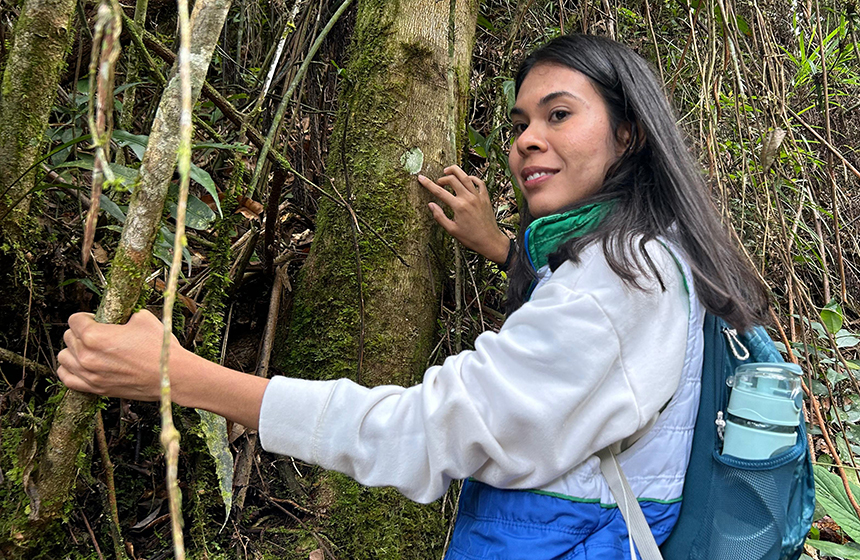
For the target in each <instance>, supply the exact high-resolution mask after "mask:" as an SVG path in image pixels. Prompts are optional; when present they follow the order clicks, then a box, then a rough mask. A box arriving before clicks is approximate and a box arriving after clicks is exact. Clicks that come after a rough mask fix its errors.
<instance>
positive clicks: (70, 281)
mask: <svg viewBox="0 0 860 560" xmlns="http://www.w3.org/2000/svg"><path fill="white" fill-rule="evenodd" d="M75 282H80V283H81V284H83V285H84V286H86V287H87V288H88V289H89V290H90V291H91V292H93V293H94V294H95V295H97V296H99V297H102V291H101V290H99V289H98V288H97V287H96V285H95V284H93V281H92V280H90V279H89V278H69V279H68V280H66V281H65V282H63V283H62V284H60V287H63V286H68V285H69V284H74V283H75Z"/></svg>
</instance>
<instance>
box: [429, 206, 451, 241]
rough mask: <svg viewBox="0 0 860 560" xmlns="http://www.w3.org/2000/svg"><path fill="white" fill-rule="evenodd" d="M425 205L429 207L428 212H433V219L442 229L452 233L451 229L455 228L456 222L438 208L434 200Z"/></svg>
mask: <svg viewBox="0 0 860 560" xmlns="http://www.w3.org/2000/svg"><path fill="white" fill-rule="evenodd" d="M427 206H429V207H430V213H431V214H433V219H434V220H436V222H437V223H438V224H439V225H440V226H442V229H444V230H445V231H447V232H448V233H449V234H451V235H454V233H453V231H454V230H455V229H456V228H457V224H456V223H455V222H454V220H452V219H450V218H449V217H448V216H446V215H445V212H444V211H443V210H442V208H440V207H439V205H438V204H436V203H435V202H431V203H430V204H428V205H427Z"/></svg>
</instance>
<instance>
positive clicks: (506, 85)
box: [502, 80, 517, 115]
mask: <svg viewBox="0 0 860 560" xmlns="http://www.w3.org/2000/svg"><path fill="white" fill-rule="evenodd" d="M502 91H504V92H505V97H507V100H508V115H510V114H511V109H513V108H514V105H516V104H517V92H516V84H515V83H514V81H513V80H505V81H504V82H502Z"/></svg>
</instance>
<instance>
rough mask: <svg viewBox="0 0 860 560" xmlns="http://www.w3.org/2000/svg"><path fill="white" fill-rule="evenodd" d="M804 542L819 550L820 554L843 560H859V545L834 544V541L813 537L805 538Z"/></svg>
mask: <svg viewBox="0 0 860 560" xmlns="http://www.w3.org/2000/svg"><path fill="white" fill-rule="evenodd" d="M806 544H808V545H809V546H811V547H812V548H814V549H816V550H818V551H819V552H821V556H831V557H833V558H842V559H843V560H860V547H858V546H857V545H855V544H836V543H835V542H830V541H816V540H813V539H806Z"/></svg>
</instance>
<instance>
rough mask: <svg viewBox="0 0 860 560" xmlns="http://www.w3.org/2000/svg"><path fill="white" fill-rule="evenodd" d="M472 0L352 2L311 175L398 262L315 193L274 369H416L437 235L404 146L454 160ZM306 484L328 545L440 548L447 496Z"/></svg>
mask: <svg viewBox="0 0 860 560" xmlns="http://www.w3.org/2000/svg"><path fill="white" fill-rule="evenodd" d="M476 9H477V6H476V3H475V2H474V1H472V0H455V1H451V2H448V1H444V2H439V1H437V0H361V1H360V3H359V6H358V14H357V20H356V24H355V31H354V35H353V38H352V46H351V53H350V58H349V62H348V64H347V66H346V70H345V72H344V74H343V78H342V79H343V83H342V92H341V94H340V97H339V113H338V120H337V124H336V126H335V130H334V132H333V134H332V137H331V140H330V143H329V146H330V149H329V157H328V162H327V167H326V169H327V175H328V177H329V178H330V179H331V182H328V183H326V184H325V185H324V186H325V187H326V189H327V190H329V191H330V192H334V191H335V190H336V191H337V193H338V194H336V195H335V196H340V197H341V198H342V200H344V201H346V202H348V203H349V204H350V205H351V207H352V209H353V210H354V212H355V213H357V214H358V215H359V216H361V217H362V218H363V219H364V220H365V221H366V222H367V223H369V224H370V225H371V226H372V227H373V229H375V230H376V231H377V232H378V233H379V234H381V235H382V236H383V237H384V238H385V239H386V240H387V241H388V242H389V243H390V244H391V245H392V246H393V247H394V248H395V249H396V251H397V253H398V255H399V256H400V257H401V258H402V259H403V260H404V261H405V263H406V264H404V263H403V262H401V261H400V260H399V258H398V256H397V255H395V254H394V253H393V252H392V251H391V250H390V249H389V248H387V247H386V246H385V245H384V244H383V243H382V242H380V241H379V240H378V239H377V238H376V237H375V236H374V234H373V233H372V232H371V231H369V230H368V228H366V227H365V226H364V225H362V224H360V223H359V224H356V220H355V218H354V216H353V215H352V214H351V213H350V212H348V211H346V210H344V209H343V208H342V207H341V206H339V205H337V204H335V203H332V202H329V201H323V202H322V204H321V206H320V211H319V213H318V215H317V229H316V235H315V239H314V245H313V247H312V249H311V254H310V256H309V257H308V262H307V263H306V264H305V266H304V268H303V270H302V277H301V280H300V287H299V291H298V293H297V295H296V299H295V300H294V305H293V309H292V319H291V325H290V335H289V337H288V338H287V343H286V345H282V346H281V348H280V349H279V351H278V356H279V357H278V358H277V365H278V366H280V367H281V369H282V370H283V371H284V372H285V373H286V374H287V375H291V376H300V377H305V378H312V379H332V378H339V377H349V378H352V379H354V380H358V381H359V382H361V383H362V384H365V385H369V386H374V385H380V384H389V383H395V384H400V385H407V386H408V385H412V384H414V383H415V382H416V381H418V380H420V379H421V374H422V373H423V371H424V369H425V367H426V365H427V358H428V355H429V353H430V350H431V348H432V343H433V339H434V335H435V334H436V330H437V328H436V318H437V316H438V304H439V298H440V296H441V289H440V284H441V282H440V281H441V279H442V277H443V275H444V274H445V262H444V261H445V260H446V259H445V258H444V253H445V250H444V247H445V239H446V238H445V236H446V234H445V233H444V232H443V231H442V230H441V228H439V227H438V226H436V224H435V222H434V221H433V219H432V217H431V215H430V212H429V210H428V209H427V203H428V202H429V200H430V197H429V195H428V194H427V193H426V192H425V191H424V189H423V188H422V187H421V186H420V185H419V184H418V182H417V180H416V178H415V176H414V175H411V174H410V173H409V172H408V171H407V170H406V169H405V166H404V159H405V157H404V156H406V155H407V154H408V153H409V152H412V151H414V149H416V148H417V149H420V151H421V152H422V153H423V161H424V166H423V170H422V172H423V173H424V174H426V175H429V176H431V177H437V176H438V175H439V174H440V173H441V170H442V168H443V167H445V166H446V165H450V164H453V163H456V162H457V161H458V155H459V154H458V153H457V152H458V149H457V148H456V146H454V145H452V144H456V139H458V138H463V137H464V134H463V132H464V129H465V126H464V122H465V102H466V99H467V93H468V78H469V67H470V57H471V50H472V45H473V41H474V33H475V21H476V13H477V12H476ZM452 27H453V33H451V31H452ZM449 48H450V49H451V50H450V52H449ZM452 77H453V79H452ZM449 84H450V87H449ZM449 92H450V93H449ZM452 140H455V141H454V142H452ZM356 245H357V246H358V255H359V258H358V259H356ZM359 261H360V265H359ZM362 308H363V312H362ZM359 363H360V367H359ZM317 488H318V489H319V490H318V491H317V492H316V493H315V498H316V501H317V506H318V507H321V508H325V510H326V512H327V514H328V516H327V519H328V521H326V526H325V528H324V529H323V531H324V533H325V534H326V535H327V536H329V537H330V538H331V540H332V542H333V543H334V544H335V545H336V547H337V550H338V552H337V556H338V557H345V558H354V559H357V560H358V559H365V558H367V559H371V558H398V559H403V558H415V559H419V558H421V559H423V558H436V557H439V556H441V549H442V548H443V546H444V541H445V535H446V532H447V523H449V522H450V517H451V514H452V511H451V509H452V508H451V507H450V506H449V507H447V508H446V507H445V506H442V507H440V505H439V504H438V503H437V504H432V505H429V506H421V505H419V504H415V503H412V502H410V501H409V500H407V499H405V498H403V497H402V496H400V495H399V494H398V493H397V492H396V491H394V490H392V489H372V488H364V487H361V486H360V485H358V484H356V483H355V482H353V481H351V480H349V479H348V478H347V477H344V476H342V475H337V474H334V473H328V474H327V475H326V476H324V477H323V478H322V481H321V482H320V483H319V485H318V486H317Z"/></svg>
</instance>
